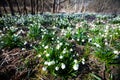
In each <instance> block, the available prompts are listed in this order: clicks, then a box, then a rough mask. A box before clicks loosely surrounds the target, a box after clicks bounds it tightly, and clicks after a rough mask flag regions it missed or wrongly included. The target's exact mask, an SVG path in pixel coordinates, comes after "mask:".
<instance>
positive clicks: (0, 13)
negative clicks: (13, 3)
mask: <svg viewBox="0 0 120 80" xmlns="http://www.w3.org/2000/svg"><path fill="white" fill-rule="evenodd" d="M0 17H2V11H1V7H0Z"/></svg>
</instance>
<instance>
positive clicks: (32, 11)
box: [31, 0, 34, 14]
mask: <svg viewBox="0 0 120 80" xmlns="http://www.w3.org/2000/svg"><path fill="white" fill-rule="evenodd" d="M31 14H34V10H33V0H31Z"/></svg>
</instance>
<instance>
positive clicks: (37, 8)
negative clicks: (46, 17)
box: [36, 0, 39, 13]
mask: <svg viewBox="0 0 120 80" xmlns="http://www.w3.org/2000/svg"><path fill="white" fill-rule="evenodd" d="M36 5H37V7H36V10H37V13H38V11H39V1H38V0H37V1H36Z"/></svg>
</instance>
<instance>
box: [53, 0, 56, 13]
mask: <svg viewBox="0 0 120 80" xmlns="http://www.w3.org/2000/svg"><path fill="white" fill-rule="evenodd" d="M55 12H56V0H54V2H53V13H55Z"/></svg>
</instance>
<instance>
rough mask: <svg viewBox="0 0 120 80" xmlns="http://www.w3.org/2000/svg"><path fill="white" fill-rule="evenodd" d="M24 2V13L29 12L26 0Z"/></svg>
mask: <svg viewBox="0 0 120 80" xmlns="http://www.w3.org/2000/svg"><path fill="white" fill-rule="evenodd" d="M23 4H24V9H23V10H24V13H25V14H27V8H26V0H24V3H23Z"/></svg>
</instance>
